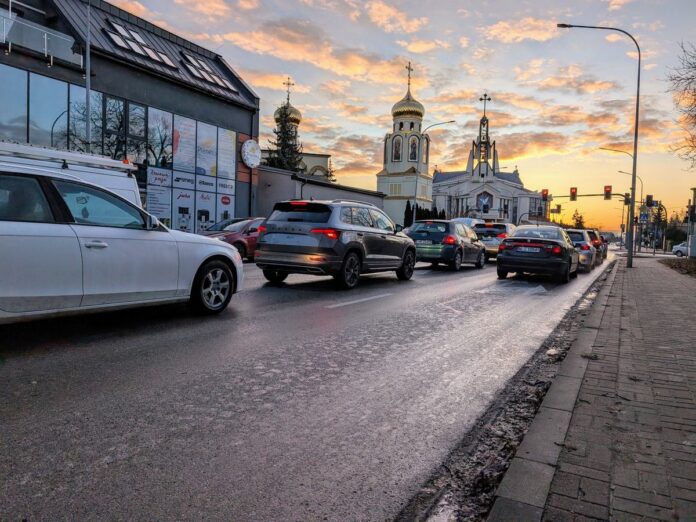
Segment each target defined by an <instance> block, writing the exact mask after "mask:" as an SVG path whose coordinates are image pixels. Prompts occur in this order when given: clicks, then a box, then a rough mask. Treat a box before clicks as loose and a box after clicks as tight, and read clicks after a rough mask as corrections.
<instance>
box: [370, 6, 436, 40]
mask: <svg viewBox="0 0 696 522" xmlns="http://www.w3.org/2000/svg"><path fill="white" fill-rule="evenodd" d="M365 8H366V9H367V16H368V17H369V18H370V21H372V23H374V24H375V25H376V26H377V27H379V28H380V29H382V30H383V31H385V32H387V33H395V32H401V33H415V32H416V31H418V30H420V29H421V28H422V27H423V26H424V25H426V24H427V23H428V19H427V18H426V17H421V18H414V17H412V16H410V15H409V14H408V13H406V12H405V11H402V10H399V9H397V8H396V7H394V6H391V5H389V4H387V3H386V2H382V1H381V0H375V1H373V2H368V3H367V5H366V6H365Z"/></svg>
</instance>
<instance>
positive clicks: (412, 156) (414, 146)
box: [408, 136, 419, 161]
mask: <svg viewBox="0 0 696 522" xmlns="http://www.w3.org/2000/svg"><path fill="white" fill-rule="evenodd" d="M418 144H419V141H418V136H411V137H410V138H409V140H408V161H418Z"/></svg>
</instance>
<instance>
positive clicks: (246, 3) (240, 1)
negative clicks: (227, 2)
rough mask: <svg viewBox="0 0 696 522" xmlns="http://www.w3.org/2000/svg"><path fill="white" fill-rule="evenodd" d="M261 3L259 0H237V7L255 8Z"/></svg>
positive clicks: (242, 8) (246, 9)
mask: <svg viewBox="0 0 696 522" xmlns="http://www.w3.org/2000/svg"><path fill="white" fill-rule="evenodd" d="M259 5H261V2H260V0H237V7H238V8H239V9H241V10H243V11H251V10H252V9H257V8H258V7H259Z"/></svg>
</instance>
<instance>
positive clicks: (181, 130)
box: [172, 115, 196, 172]
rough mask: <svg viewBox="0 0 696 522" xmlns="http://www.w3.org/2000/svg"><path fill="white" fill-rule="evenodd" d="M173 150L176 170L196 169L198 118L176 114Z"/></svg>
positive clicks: (187, 170) (189, 170) (188, 170)
mask: <svg viewBox="0 0 696 522" xmlns="http://www.w3.org/2000/svg"><path fill="white" fill-rule="evenodd" d="M172 150H173V153H174V168H175V169H176V170H181V171H184V172H195V171H196V120H192V119H190V118H184V117H182V116H177V115H174V135H173V140H172Z"/></svg>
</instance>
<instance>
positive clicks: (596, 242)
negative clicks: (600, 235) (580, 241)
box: [592, 239, 601, 246]
mask: <svg viewBox="0 0 696 522" xmlns="http://www.w3.org/2000/svg"><path fill="white" fill-rule="evenodd" d="M600 243H601V241H600V240H599V239H593V240H592V244H593V245H594V246H599V244H600Z"/></svg>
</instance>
